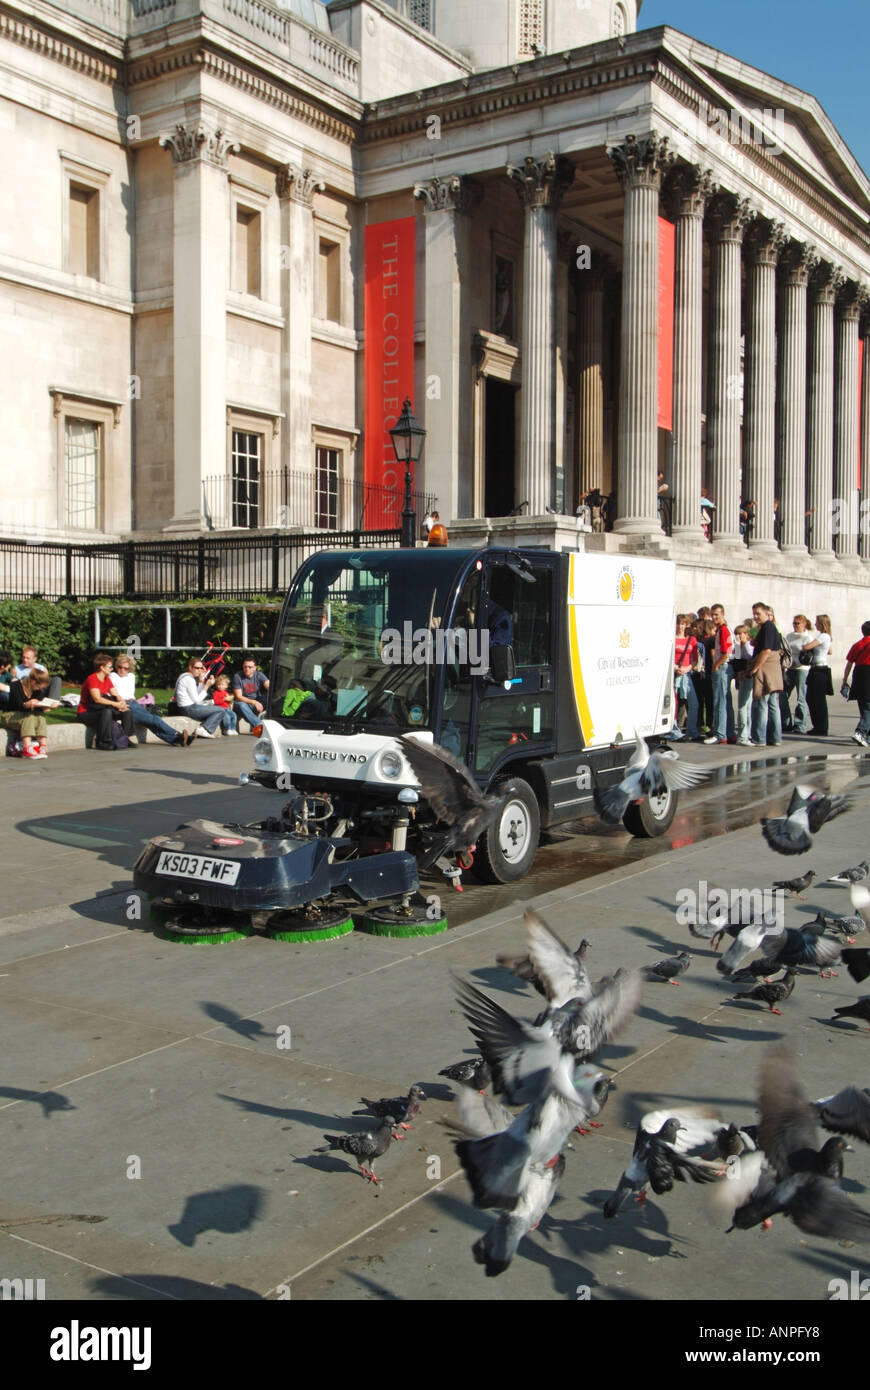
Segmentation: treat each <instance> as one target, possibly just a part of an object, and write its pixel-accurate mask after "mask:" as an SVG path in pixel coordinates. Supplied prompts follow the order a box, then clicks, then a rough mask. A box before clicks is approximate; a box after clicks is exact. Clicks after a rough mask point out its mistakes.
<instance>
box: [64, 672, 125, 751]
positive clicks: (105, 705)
mask: <svg viewBox="0 0 870 1390" xmlns="http://www.w3.org/2000/svg"><path fill="white" fill-rule="evenodd" d="M112 665H113V658H112V655H111V653H110V652H97V654H96V656H95V657H94V672H93V675H91V676H88V678H87V680H86V681H85V683H84V685H83V686H82V693H81V698H80V699H79V707H78V720H79V723H80V724H87V725H88V727H89V728H92V729H96V731H97V747H98V748H99V749H102V751H103V752H106V753H109V752H113V751H114V748H115V741H114V739H113V737H112V721H113V720H114V719H117V720H118V722H119V724H120V725H121V728H122V729H123V730H124V733H125V734H126V735H127V737H128V738H130V736H131V735H132V733H133V716H132V714H131V713H130V706H129V705H128V704H127V701H126V700H122V699H121V698H120V696H119V695H118V693H117V691H116V690H115V687H114V686H113V685H112V682H111V679H110V677H111V671H112ZM135 746H136V745H135V744H130V747H131V748H135Z"/></svg>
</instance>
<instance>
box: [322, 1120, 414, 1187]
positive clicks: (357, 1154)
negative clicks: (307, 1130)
mask: <svg viewBox="0 0 870 1390" xmlns="http://www.w3.org/2000/svg"><path fill="white" fill-rule="evenodd" d="M395 1125H396V1121H395V1119H394V1118H393V1116H392V1115H385V1116H384V1118H383V1120H382V1122H381V1125H380V1128H378V1129H375V1130H363V1131H362V1132H361V1133H359V1134H324V1136H323V1137H324V1139H326V1140H327V1144H326V1147H325V1148H322V1149H315V1150H314V1152H315V1153H318V1154H325V1153H329V1151H330V1150H331V1149H341V1151H342V1153H346V1154H351V1155H352V1156H353V1157H354V1158H355V1159H356V1161H357V1166H358V1168H359V1170H360V1172H361V1173H362V1175H363V1177H364V1178H368V1180H369V1182H381V1179H380V1178H376V1177H375V1159H376V1158H380V1157H381V1155H382V1154H385V1153H386V1152H387V1149H388V1148H389V1147H390V1141H391V1140H392V1138H393V1130H394V1128H395Z"/></svg>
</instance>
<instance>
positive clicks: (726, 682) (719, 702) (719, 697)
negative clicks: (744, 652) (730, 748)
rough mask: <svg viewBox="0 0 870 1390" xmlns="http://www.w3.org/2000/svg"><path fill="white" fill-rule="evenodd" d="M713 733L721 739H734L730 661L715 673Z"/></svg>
mask: <svg viewBox="0 0 870 1390" xmlns="http://www.w3.org/2000/svg"><path fill="white" fill-rule="evenodd" d="M713 733H714V734H715V735H716V737H717V738H720V739H721V738H733V737H734V706H733V704H732V703H731V662H730V661H724V662H723V663H722V665H721V666H720V667H719V669H718V671H714V672H713Z"/></svg>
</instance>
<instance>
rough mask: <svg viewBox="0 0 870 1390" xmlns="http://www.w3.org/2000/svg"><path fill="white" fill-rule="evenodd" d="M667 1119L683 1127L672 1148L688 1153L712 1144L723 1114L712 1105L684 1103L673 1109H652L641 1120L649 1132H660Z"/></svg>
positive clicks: (642, 1126) (720, 1126) (720, 1125)
mask: <svg viewBox="0 0 870 1390" xmlns="http://www.w3.org/2000/svg"><path fill="white" fill-rule="evenodd" d="M666 1120H676V1122H677V1124H678V1125H681V1126H682V1128H681V1129H680V1130H679V1131H678V1132H677V1137H676V1139H675V1140H674V1142H673V1144H672V1145H670V1147H671V1148H673V1149H675V1150H676V1151H677V1153H683V1154H687V1153H690V1152H691V1150H692V1149H700V1148H702V1147H703V1146H704V1145H705V1144H710V1143H712V1141H713V1140H714V1139H715V1138H716V1135H717V1134H718V1133H719V1130H720V1129H721V1128H722V1116H721V1115H720V1114H719V1111H718V1110H716V1109H714V1108H713V1107H712V1106H710V1105H683V1106H678V1107H677V1108H676V1109H672V1110H650V1111H648V1112H647V1114H646V1115H644V1117H643V1119H642V1120H641V1122H640V1124H641V1128H642V1129H644V1130H645V1131H646V1133H647V1134H658V1132H659V1130H660V1129H661V1127H662V1125H663V1124H664V1123H665V1121H666Z"/></svg>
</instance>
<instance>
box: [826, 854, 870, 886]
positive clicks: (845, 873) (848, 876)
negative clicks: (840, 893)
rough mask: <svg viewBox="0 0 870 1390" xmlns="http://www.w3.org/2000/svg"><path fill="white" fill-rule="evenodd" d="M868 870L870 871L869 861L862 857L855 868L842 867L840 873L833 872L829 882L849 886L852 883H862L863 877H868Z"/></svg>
mask: <svg viewBox="0 0 870 1390" xmlns="http://www.w3.org/2000/svg"><path fill="white" fill-rule="evenodd" d="M868 872H870V864H868V863H867V860H866V859H862V860H861V863H860V864H856V865H855V867H854V869H841V870H840V872H839V873H838V874H832V875H831V877H830V878H829V879H828V880H827V882H828V883H843V884H845V885H847V886H848V885H849V884H850V883H860V882H861V880H862V879H865V878H866V877H867V874H868Z"/></svg>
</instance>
